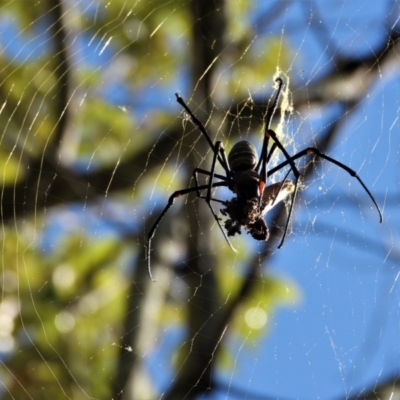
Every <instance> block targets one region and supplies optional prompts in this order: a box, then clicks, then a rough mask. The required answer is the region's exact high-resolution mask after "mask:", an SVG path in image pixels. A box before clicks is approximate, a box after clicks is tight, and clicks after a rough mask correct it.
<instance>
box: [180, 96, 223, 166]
mask: <svg viewBox="0 0 400 400" xmlns="http://www.w3.org/2000/svg"><path fill="white" fill-rule="evenodd" d="M175 96H176V101H177V102H178V103H179V104H180V105H181V106H182V107H183V108H184V109H185V111H186V112H187V113H188V114H189V116H190V118H191V120H192V122H193V123H194V124H195V125H196V127H197V128H198V129H199V130H200V132H201V133H202V134H203V135H204V137H205V138H206V139H207V142H208V144H209V145H210V147H211V148H212V149H213V151H214V144H213V142H212V140H211V138H210V135H209V134H208V133H207V130H206V128H205V127H204V125H203V124H202V123H201V122H200V121H199V120H198V119H197V118H196V116H195V115H194V114H193V113H192V111H191V110H190V108H189V107H188V106H187V104H186V103H185V102H184V100H183V99H182V97H181V96H179V94H178V93H175ZM217 158H218V161H219V163H220V164H221V166H222V168H223V169H224V170H225V171H226V173H227V174H230V169H229V165H228V161H227V159H226V156H225V157H224V156H223V155H222V156H219V155H218V154H217Z"/></svg>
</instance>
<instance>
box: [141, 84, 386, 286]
mask: <svg viewBox="0 0 400 400" xmlns="http://www.w3.org/2000/svg"><path fill="white" fill-rule="evenodd" d="M276 82H277V83H278V89H277V91H276V95H275V99H274V101H273V104H272V107H270V108H269V110H268V112H267V114H266V116H265V133H264V141H263V146H262V150H261V155H260V159H258V156H257V151H256V149H255V147H254V146H253V145H252V144H251V143H250V142H248V141H247V140H242V141H240V142H238V143H236V144H235V145H234V146H233V147H232V150H231V151H230V153H229V155H228V158H227V157H226V153H225V149H224V146H223V145H222V142H221V141H219V140H218V141H216V142H215V144H214V143H213V142H212V140H211V138H210V136H209V135H208V133H207V131H206V129H205V127H204V125H203V124H202V123H201V122H200V121H199V120H198V119H197V118H196V117H195V115H194V114H193V113H192V111H191V110H190V109H189V107H188V106H187V105H186V103H185V102H184V101H183V99H182V97H180V96H179V95H178V94H176V99H177V102H178V103H179V104H180V105H181V106H182V107H183V108H184V109H185V111H186V112H187V114H188V115H189V116H190V118H191V120H192V122H193V123H194V124H195V125H196V127H197V128H198V129H199V130H200V132H201V133H202V134H203V135H204V137H205V138H206V140H207V141H208V143H209V145H210V147H211V149H212V151H213V159H212V163H211V169H210V171H207V170H204V169H201V168H195V169H194V171H193V178H194V181H195V186H194V187H189V188H185V189H181V190H177V191H175V192H174V193H172V195H171V196H170V198H169V200H168V203H167V205H166V206H165V208H164V210H163V211H162V212H161V214H160V215H159V217H158V218H157V220H156V221H155V223H154V225H153V226H152V227H151V229H150V231H149V234H148V241H147V267H148V273H149V276H150V279H151V280H153V281H154V279H153V276H152V273H151V266H150V251H151V240H152V239H153V237H154V234H155V231H156V229H157V227H158V225H159V223H160V222H161V220H162V219H163V218H164V216H165V214H166V213H167V211H168V210H169V209H170V207H171V206H172V204H173V203H174V201H175V198H177V197H179V196H182V195H185V194H188V193H191V192H196V194H197V197H198V198H202V199H204V200H205V201H206V203H207V204H208V206H209V208H210V210H211V213H212V215H213V216H214V219H215V221H216V222H217V224H218V226H219V228H220V229H221V232H222V234H223V235H224V237H225V239H226V241H227V243H228V245H229V246H230V248H231V249H232V250H233V251H236V250H235V249H234V247H233V246H232V244H231V242H230V240H229V239H228V236H234V235H235V234H237V233H239V234H240V231H241V227H242V226H243V227H244V228H245V229H246V230H247V231H248V233H249V234H251V235H252V236H253V238H254V239H257V240H268V236H269V233H268V227H267V225H266V223H265V221H264V215H265V214H266V213H267V211H269V210H270V209H271V208H272V207H274V206H275V205H276V204H278V203H279V202H280V201H282V200H284V199H285V198H286V197H287V196H288V195H289V194H292V199H291V201H290V206H289V211H288V215H287V219H286V224H285V228H284V231H283V235H282V239H281V241H280V243H279V246H278V248H281V247H282V245H283V242H284V240H285V237H286V233H287V229H288V225H289V222H290V218H291V215H292V210H293V204H294V201H295V199H296V194H297V188H298V181H299V177H300V172H299V170H298V169H297V167H296V164H295V160H297V159H298V158H301V157H303V156H305V155H308V154H315V155H317V156H318V157H321V158H323V159H325V160H327V161H330V162H331V163H333V164H336V165H337V166H339V167H340V168H342V169H344V170H345V171H347V172H348V173H349V174H350V175H351V176H352V177H354V178H356V179H357V180H358V181H359V182H360V184H361V186H362V187H363V188H364V190H365V191H366V192H367V194H368V196H369V197H370V198H371V200H372V202H373V203H374V205H375V207H376V209H377V210H378V213H379V218H380V222H382V213H381V210H380V208H379V206H378V204H377V202H376V200H375V198H374V196H373V195H372V194H371V192H370V191H369V189H368V188H367V186H366V185H365V184H364V182H363V181H362V180H361V178H360V177H359V176H358V175H357V172H355V171H354V170H352V169H351V168H349V167H348V166H347V165H345V164H343V163H341V162H340V161H338V160H335V159H334V158H331V157H329V156H327V155H325V154H323V153H321V152H320V151H319V150H318V149H317V148H315V147H307V148H306V149H304V150H302V151H299V152H298V153H297V154H295V155H294V156H290V155H289V154H288V152H287V151H286V149H285V148H284V147H283V145H282V144H281V142H280V141H279V139H278V138H277V136H276V133H275V132H274V131H273V130H272V129H270V124H271V120H272V117H273V115H274V112H275V110H276V108H277V105H278V101H279V97H280V94H281V91H282V87H283V81H282V79H281V78H277V79H276ZM270 139H272V140H273V144H272V146H271V147H270V149H268V143H269V140H270ZM276 148H278V149H279V150H281V152H282V153H283V155H284V157H285V158H286V160H285V161H283V162H282V163H280V164H279V165H277V166H276V167H274V168H271V169H270V170H268V171H267V165H268V163H269V161H270V159H271V157H272V154H273V153H274V151H275V150H276ZM217 161H218V162H219V164H220V165H221V167H222V168H223V169H224V171H225V175H220V174H217V173H215V167H216V164H217ZM288 165H289V166H290V169H289V171H288V172H287V174H286V177H287V176H288V175H289V173H290V171H292V172H293V174H294V183H293V182H292V181H290V180H288V179H286V177H285V179H284V180H283V181H281V182H277V183H273V184H271V185H267V186H266V182H267V178H268V177H269V176H271V175H273V174H274V173H275V172H277V171H280V170H281V169H282V168H284V167H286V166H288ZM198 174H204V175H207V176H208V177H209V178H208V183H207V184H205V185H199V182H198ZM214 179H218V180H219V181H214ZM220 186H225V187H228V188H229V189H230V190H231V191H232V192H233V193H234V194H235V195H236V197H233V198H232V199H231V200H229V201H222V200H219V199H216V198H214V197H212V193H211V191H212V189H213V188H217V187H220ZM203 190H206V195H205V196H204V195H202V194H201V191H203ZM211 201H215V202H218V203H222V204H223V205H224V206H225V208H224V209H222V210H221V213H222V214H223V215H225V216H227V217H228V219H227V220H226V221H225V223H224V226H225V229H226V232H225V231H224V229H223V228H222V226H221V223H220V218H218V217H217V215H216V213H215V211H214V209H213V208H212V206H211Z"/></svg>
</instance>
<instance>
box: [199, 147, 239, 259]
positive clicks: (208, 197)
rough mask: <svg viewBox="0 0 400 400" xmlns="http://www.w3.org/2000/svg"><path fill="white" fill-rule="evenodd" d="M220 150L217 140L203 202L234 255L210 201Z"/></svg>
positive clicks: (233, 249)
mask: <svg viewBox="0 0 400 400" xmlns="http://www.w3.org/2000/svg"><path fill="white" fill-rule="evenodd" d="M221 149H223V145H222V142H221V141H219V140H218V141H217V142H215V148H214V157H213V161H212V164H211V170H210V180H209V181H208V189H207V195H206V198H205V201H206V203H207V204H208V207H209V208H210V210H211V213H212V215H213V216H214V219H215V221H216V222H217V224H218V226H219V229H220V230H221V232H222V234H223V235H224V238H225V240H226V242H227V243H228V245H229V247H230V248H231V250H232V251H234V252H235V253H236V252H237V250H236V249H235V248H234V247H233V245H232V243H231V241H230V240H229V239H228V236H227V234H226V232H225V230H224V229H223V228H222V226H221V223H220V222H219V218H218V217H217V214H215V211H214V209H213V208H212V205H211V200H212V198H211V189H212V188H213V187H214V186H213V179H214V171H215V165H216V162H217V157H218V154H219V153H220V151H221ZM222 154H224V151H222ZM215 183H219V182H215ZM222 183H224V185H225V186H228V184H227V183H226V182H222ZM214 185H215V184H214ZM217 201H218V200H217Z"/></svg>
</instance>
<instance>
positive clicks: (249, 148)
mask: <svg viewBox="0 0 400 400" xmlns="http://www.w3.org/2000/svg"><path fill="white" fill-rule="evenodd" d="M228 162H229V166H230V167H231V169H232V171H245V170H249V169H254V168H255V166H256V165H257V162H258V156H257V150H256V148H255V147H254V146H253V145H252V144H251V143H250V142H248V141H247V140H241V141H240V142H237V143H236V144H235V145H234V146H233V147H232V149H231V151H230V153H229V155H228Z"/></svg>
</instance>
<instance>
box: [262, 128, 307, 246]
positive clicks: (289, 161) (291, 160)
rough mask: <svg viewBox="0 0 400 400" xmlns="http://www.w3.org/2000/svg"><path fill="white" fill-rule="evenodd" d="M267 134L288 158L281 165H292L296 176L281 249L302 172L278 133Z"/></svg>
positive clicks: (269, 132)
mask: <svg viewBox="0 0 400 400" xmlns="http://www.w3.org/2000/svg"><path fill="white" fill-rule="evenodd" d="M265 136H266V137H271V138H272V139H273V141H274V145H275V144H276V147H278V148H279V150H280V151H281V152H282V153H283V155H284V156H285V158H286V161H285V162H284V163H282V164H284V165H282V164H280V165H282V167H283V166H285V165H288V164H289V165H290V167H291V170H292V171H293V174H294V178H295V179H294V189H293V194H292V200H291V202H290V207H289V212H288V217H287V220H286V224H285V228H284V231H283V235H282V239H281V241H280V243H279V245H278V249H280V248H281V247H282V245H283V242H284V241H285V238H286V233H287V230H288V227H289V222H290V220H291V218H292V211H293V205H294V202H295V200H296V195H297V188H298V183H299V178H300V172H299V170H298V169H297V167H296V164H295V163H294V160H296V158H294V157H291V156H290V155H289V153H288V152H287V151H286V149H285V148H284V147H283V145H282V143H281V142H280V140H279V139H278V137H277V136H276V133H275V132H274V131H273V130H272V129H267V130H266V131H265ZM273 147H274V146H272V148H271V151H272V150H273ZM271 151H270V154H271ZM271 155H272V154H271ZM275 168H276V167H275ZM275 168H274V169H275ZM275 172H276V171H275ZM270 175H271V171H269V172H268V174H267V176H270Z"/></svg>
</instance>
